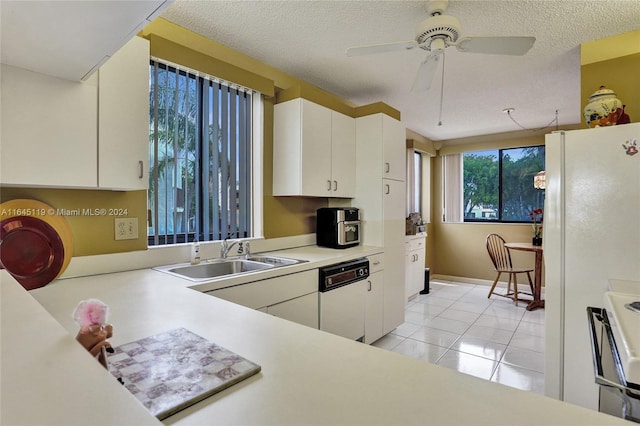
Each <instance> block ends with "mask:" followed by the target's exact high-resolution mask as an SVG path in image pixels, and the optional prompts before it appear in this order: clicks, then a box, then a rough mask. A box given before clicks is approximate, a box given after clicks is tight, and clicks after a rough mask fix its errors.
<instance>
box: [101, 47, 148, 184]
mask: <svg viewBox="0 0 640 426" xmlns="http://www.w3.org/2000/svg"><path fill="white" fill-rule="evenodd" d="M98 78H99V87H100V92H99V96H98V186H99V187H101V188H114V189H119V188H121V189H147V188H148V186H149V179H148V169H149V164H148V162H149V124H148V123H149V41H148V40H145V39H143V38H140V37H134V38H133V39H132V40H131V41H129V42H128V43H127V44H126V45H125V46H124V47H123V48H122V49H120V50H119V51H118V52H116V53H115V55H113V56H112V57H111V58H110V59H109V60H108V61H107V62H106V63H105V64H104V65H103V66H102V67H101V68H100V71H99V72H98Z"/></svg>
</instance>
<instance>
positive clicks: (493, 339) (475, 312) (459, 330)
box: [373, 280, 544, 394]
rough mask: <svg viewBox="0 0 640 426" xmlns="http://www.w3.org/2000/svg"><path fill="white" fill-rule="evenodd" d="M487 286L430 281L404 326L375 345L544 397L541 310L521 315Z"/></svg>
mask: <svg viewBox="0 0 640 426" xmlns="http://www.w3.org/2000/svg"><path fill="white" fill-rule="evenodd" d="M488 293H489V287H487V286H484V285H474V284H466V283H460V282H452V281H443V280H432V281H431V286H430V293H429V294H425V295H418V296H417V297H416V298H414V299H413V300H411V301H410V302H409V303H408V304H407V307H406V309H405V322H404V324H402V325H400V326H399V327H398V328H396V329H395V330H393V331H392V332H391V333H389V334H387V335H386V336H384V337H382V338H381V339H380V340H378V341H376V342H374V343H373V345H374V346H377V347H381V348H384V349H388V350H391V351H393V352H397V353H401V354H404V355H407V356H410V357H412V358H417V359H420V360H424V361H426V362H431V363H434V364H438V365H442V366H444V367H447V368H451V369H454V370H458V371H460V372H462V373H466V374H471V375H474V376H477V377H481V378H483V379H487V380H491V381H494V382H499V383H502V384H505V385H508V386H512V387H515V388H518V389H523V390H527V391H531V392H535V393H539V394H544V309H538V310H535V311H532V312H529V311H527V310H525V307H526V302H520V303H519V304H518V305H519V306H517V307H516V306H515V305H514V304H513V302H512V301H511V300H509V299H506V298H503V297H500V296H492V297H491V299H487V294H488Z"/></svg>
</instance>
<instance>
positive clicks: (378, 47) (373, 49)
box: [347, 40, 418, 56]
mask: <svg viewBox="0 0 640 426" xmlns="http://www.w3.org/2000/svg"><path fill="white" fill-rule="evenodd" d="M417 45H418V43H416V41H415V40H409V41H398V42H393V43H382V44H370V45H367V46H358V47H350V48H348V49H347V56H361V55H371V54H374V53H383V52H393V51H396V50H408V49H413V48H414V47H416V46H417Z"/></svg>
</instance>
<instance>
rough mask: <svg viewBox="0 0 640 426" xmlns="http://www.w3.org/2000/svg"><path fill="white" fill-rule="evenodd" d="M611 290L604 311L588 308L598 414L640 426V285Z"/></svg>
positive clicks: (618, 283) (612, 285)
mask: <svg viewBox="0 0 640 426" xmlns="http://www.w3.org/2000/svg"><path fill="white" fill-rule="evenodd" d="M609 289H610V290H611V291H609V292H606V293H605V294H604V308H596V307H589V308H587V314H588V315H587V316H588V319H589V329H590V334H591V350H592V355H593V364H594V373H595V381H596V383H597V384H599V385H600V391H599V403H598V410H599V411H602V412H605V413H608V414H612V415H614V416H618V417H622V418H624V419H627V420H631V421H634V422H638V423H640V309H637V308H638V307H640V282H638V281H623V280H610V282H609Z"/></svg>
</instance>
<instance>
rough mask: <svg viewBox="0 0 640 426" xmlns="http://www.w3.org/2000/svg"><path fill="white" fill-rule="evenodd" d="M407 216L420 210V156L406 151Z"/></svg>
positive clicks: (413, 151)
mask: <svg viewBox="0 0 640 426" xmlns="http://www.w3.org/2000/svg"><path fill="white" fill-rule="evenodd" d="M407 182H408V184H407V216H408V215H409V213H420V212H421V210H422V208H421V207H422V154H421V153H420V152H419V151H415V150H413V149H408V150H407Z"/></svg>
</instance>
